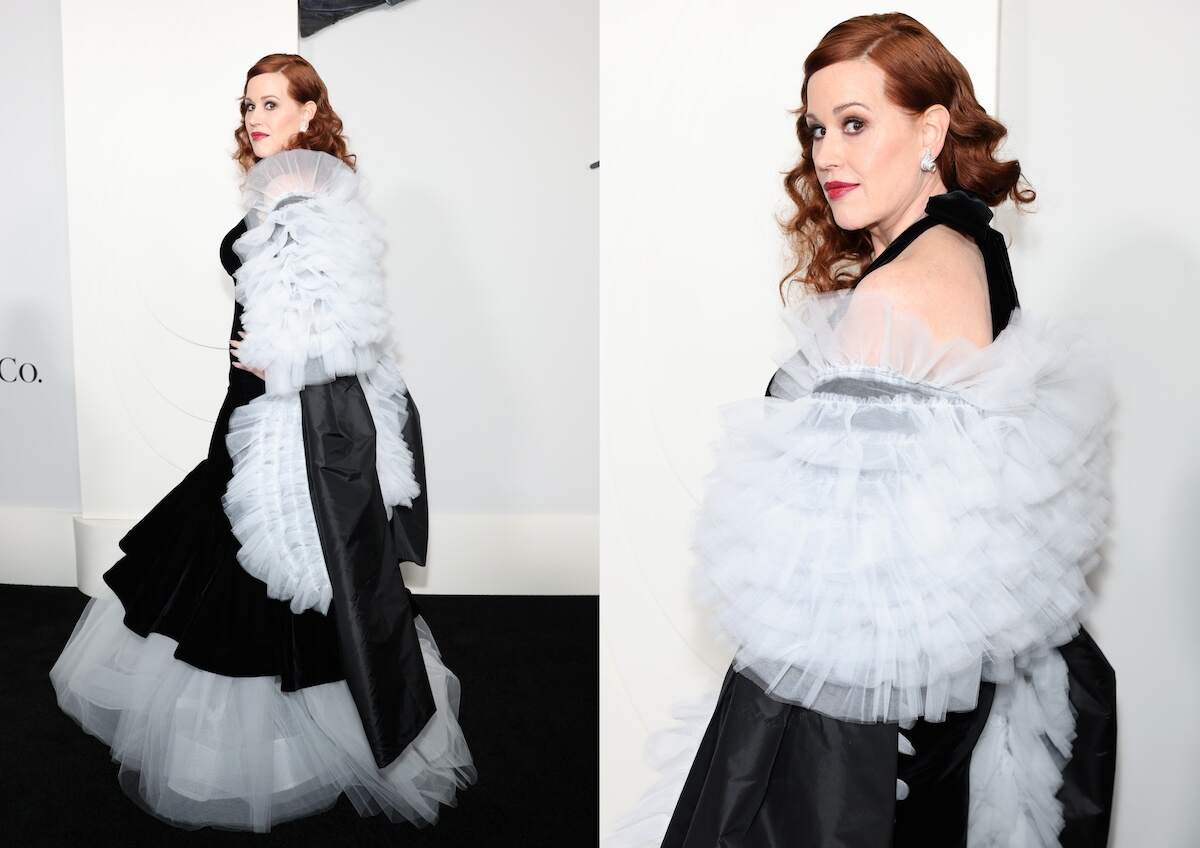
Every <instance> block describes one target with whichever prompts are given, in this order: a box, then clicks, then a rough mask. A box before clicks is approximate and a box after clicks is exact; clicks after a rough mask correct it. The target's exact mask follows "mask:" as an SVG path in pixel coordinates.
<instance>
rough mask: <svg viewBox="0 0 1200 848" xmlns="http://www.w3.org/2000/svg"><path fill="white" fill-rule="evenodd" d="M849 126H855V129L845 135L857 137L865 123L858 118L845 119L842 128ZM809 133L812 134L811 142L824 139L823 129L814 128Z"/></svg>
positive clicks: (819, 127)
mask: <svg viewBox="0 0 1200 848" xmlns="http://www.w3.org/2000/svg"><path fill="white" fill-rule="evenodd" d="M851 124H855V127H854V129H853V130H852V131H850V132H848V133H847V135H858V134H859V133H860V132H862V129H863V127H864V126H866V122H865V121H862V120H860V119H858V118H847V119H846V120H845V122H844V123H843V124H842V126H843V127H849V126H850V125H851ZM810 132H811V133H812V137H813V141H819V140H820V139H822V138H824V137H825V128H824V127H821V126H814V127H812V128H811V129H810Z"/></svg>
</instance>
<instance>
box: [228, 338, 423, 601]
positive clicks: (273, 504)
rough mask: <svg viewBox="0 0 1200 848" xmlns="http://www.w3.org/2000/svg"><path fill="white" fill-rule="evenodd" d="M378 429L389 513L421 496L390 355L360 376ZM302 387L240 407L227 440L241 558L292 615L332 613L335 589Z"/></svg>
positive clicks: (231, 510) (231, 511) (399, 381)
mask: <svg viewBox="0 0 1200 848" xmlns="http://www.w3.org/2000/svg"><path fill="white" fill-rule="evenodd" d="M360 383H361V385H362V388H363V394H364V395H365V397H366V399H367V405H368V407H369V408H370V411H371V420H372V422H373V424H374V427H375V466H376V470H377V472H378V474H379V484H380V489H381V491H382V494H383V502H384V507H385V509H386V511H387V517H388V519H391V517H392V509H393V507H394V506H395V505H397V504H401V505H404V506H408V505H411V504H412V499H413V498H415V497H416V496H417V495H419V494H420V490H421V487H420V484H419V483H418V482H417V481H416V478H415V476H414V473H413V455H412V451H411V450H410V449H409V447H408V445H407V443H406V442H405V441H404V423H405V421H406V420H407V419H408V401H407V399H406V391H407V390H406V387H405V384H404V379H403V377H402V376H401V374H400V370H399V369H398V368H397V367H396V365H395V363H394V362H392V361H391V358H390V357H383V358H382V359H381V360H380V361H379V362H378V363H376V365H375V367H374V368H372V369H371V370H370V371H368V372H366V373H365V374H362V375H361V376H360ZM300 416H301V408H300V395H299V393H291V394H286V395H266V394H264V395H260V396H258V397H256V398H254V399H253V400H252V401H250V402H249V403H247V404H244V405H242V406H240V407H238V408H237V409H236V410H234V412H233V414H232V415H231V416H230V419H229V432H228V433H227V434H226V437H225V444H226V447H227V448H228V450H229V456H230V458H231V459H232V461H233V476H232V477H231V478H230V480H229V485H228V488H227V489H226V491H225V494H224V495H223V496H222V498H221V506H222V507H223V508H224V510H225V514H226V515H227V516H228V518H229V524H230V529H231V530H232V532H233V535H234V536H235V537H236V538H237V540H238V542H240V543H241V547H240V548H239V550H238V552H237V559H238V562H239V563H240V564H241V566H242V567H243V568H244V569H245V570H246V572H247V573H249V574H251V575H252V576H254V577H257V578H258V579H259V580H261V581H263V582H264V583H265V584H266V585H267V594H268V595H269V596H270V597H272V598H276V599H279V600H284V601H288V602H289V603H288V606H289V608H290V609H291V610H292V612H294V613H300V612H303V611H304V610H305V609H307V608H309V607H311V608H312V609H315V610H317V611H319V612H320V613H322V614H323V615H324V614H328V612H329V604H330V602H331V600H332V598H333V587H332V585H331V584H330V582H329V573H328V571H327V570H326V567H325V557H324V553H323V551H322V549H321V540H320V537H319V536H318V535H317V526H316V518H315V516H314V515H313V506H312V500H311V497H310V491H309V488H308V470H307V465H306V460H305V452H304V443H303V435H302V432H301V430H302V428H301V421H300Z"/></svg>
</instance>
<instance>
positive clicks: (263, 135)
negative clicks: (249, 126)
mask: <svg viewBox="0 0 1200 848" xmlns="http://www.w3.org/2000/svg"><path fill="white" fill-rule="evenodd" d="M250 137H251V138H253V139H260V138H266V137H267V134H266V133H262V132H253V133H250Z"/></svg>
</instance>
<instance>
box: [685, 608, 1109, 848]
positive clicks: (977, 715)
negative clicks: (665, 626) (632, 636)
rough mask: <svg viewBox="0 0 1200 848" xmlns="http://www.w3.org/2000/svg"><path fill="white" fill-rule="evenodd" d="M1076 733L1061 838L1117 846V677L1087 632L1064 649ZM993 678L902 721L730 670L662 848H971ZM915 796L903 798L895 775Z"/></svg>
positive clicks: (1069, 843) (1074, 847) (1068, 847)
mask: <svg viewBox="0 0 1200 848" xmlns="http://www.w3.org/2000/svg"><path fill="white" fill-rule="evenodd" d="M1059 650H1060V651H1061V652H1062V655H1063V658H1064V659H1065V660H1066V663H1067V671H1068V676H1069V680H1070V700H1071V704H1072V706H1073V708H1074V709H1075V711H1076V733H1077V737H1076V739H1075V743H1074V746H1073V750H1072V757H1071V760H1070V762H1068V764H1067V765H1066V767H1065V768H1064V771H1063V786H1062V788H1061V789H1060V790H1059V793H1058V797H1059V799H1060V800H1061V801H1062V802H1063V810H1064V815H1065V819H1066V825H1065V828H1064V830H1063V831H1062V833H1061V834H1060V835H1059V839H1060V844H1061V845H1062V846H1063V848H1084V846H1087V848H1102V846H1105V845H1107V843H1108V831H1109V822H1110V818H1111V811H1112V793H1113V782H1114V778H1115V769H1116V735H1117V719H1116V678H1115V675H1114V673H1113V670H1112V666H1111V665H1109V663H1108V661H1107V659H1105V657H1104V655H1103V653H1101V651H1100V648H1099V646H1097V645H1096V643H1095V641H1094V640H1093V639H1092V638H1091V636H1090V635H1089V634H1088V633H1087V631H1086V630H1083V629H1081V630H1080V632H1079V635H1078V636H1076V638H1075V639H1074V640H1072V641H1071V642H1070V643H1068V644H1066V645H1064V646H1062V647H1061V648H1060V649H1059ZM994 694H995V686H994V685H993V684H991V683H984V684H982V685H981V687H980V691H979V702H978V704H977V705H976V707H975V709H974V710H971V711H970V712H959V713H949V714H948V715H947V718H946V721H944V722H926V721H924V720H918V721H917V722H916V724H915V725H914V726H913V727H912V728H910V729H909V730H904V731H902V732H903V733H904V736H905V737H906V738H907V739H908V740H909V741H910V742H911V743H912V745H913V748H914V749H915V754H912V755H908V754H902V753H899V751H898V747H899V746H898V742H899V740H898V734H899V733H900V732H901V730H900V727H899V725H898V724H896V723H894V722H882V723H876V724H860V723H855V722H846V721H838V720H836V719H832V718H829V717H827V716H824V715H822V714H820V713H817V712H814V711H813V710H809V709H805V708H804V707H798V706H793V705H791V704H786V703H783V702H781V701H776V700H774V699H773V698H770V697H768V696H767V695H765V694H764V693H763V691H762V690H761V689H760V688H759V687H758V686H757V685H756V684H755V683H754V682H752V681H751V680H750V679H749V678H747V677H744V676H743V675H741V674H739V673H737V672H736V671H734V669H733V668H732V667H730V669H729V670H728V671H727V672H726V674H725V680H724V683H723V684H722V686H721V693H720V697H719V699H718V701H717V706H716V709H715V710H714V712H713V716H712V719H711V720H710V722H709V724H708V728H707V730H706V731H705V734H704V737H703V739H702V740H701V742H700V747H699V749H698V751H697V753H696V758H695V760H694V761H693V763H692V767H691V770H690V772H689V773H688V777H687V780H686V781H685V783H684V786H683V790H682V791H681V793H680V797H679V801H678V802H677V804H676V807H675V811H674V813H673V815H672V817H671V821H670V824H669V825H668V828H667V832H666V836H665V838H664V839H663V843H662V846H663V848H910V846H922V847H923V848H932V846H937V848H966V845H967V823H968V820H967V814H968V801H969V795H970V781H969V778H970V764H971V754H972V752H973V751H974V748H975V743H976V742H977V741H978V739H979V736H980V734H981V733H982V732H983V727H984V724H985V723H986V722H987V718H988V715H989V713H990V711H991V705H992V700H993V696H994ZM897 779H900V780H903V781H904V782H905V783H906V784H908V796H907V797H906V798H905V799H904V800H897V799H896V780H897Z"/></svg>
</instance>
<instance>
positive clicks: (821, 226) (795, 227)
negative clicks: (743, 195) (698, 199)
mask: <svg viewBox="0 0 1200 848" xmlns="http://www.w3.org/2000/svg"><path fill="white" fill-rule="evenodd" d="M862 59H868V60H870V61H871V62H873V63H874V64H875V65H877V66H878V67H879V68H880V69H881V70H882V71H883V72H884V75H885V78H886V82H885V83H884V92H885V94H886V96H887V98H888V100H889V101H891V102H892V103H894V104H895V105H897V106H899V107H900V108H901V109H904V110H906V111H908V112H909V113H910V114H913V115H916V114H919V113H921V112H923V111H924V110H925V109H927V108H929V107H930V106H933V105H941V106H945V107H946V109H947V110H948V111H949V112H950V125H949V127H948V129H947V131H946V139H945V143H944V145H943V147H942V150H941V152H940V153H939V154H938V157H937V160H936V161H937V166H938V168H939V170H940V171H941V173H942V181H943V182H944V183H945V184H946V188H947V190H948V191H954V190H955V189H960V188H961V189H966V190H968V191H971V192H974V193H975V194H977V195H979V197H980V199H981V200H983V201H984V202H985V203H987V204H988V206H997V205H999V204H1000V203H1002V202H1004V199H1005V198H1006V197H1011V198H1012V200H1013V202H1014V203H1015V204H1018V208H1020V204H1023V203H1031V202H1032V201H1033V200H1034V198H1036V197H1037V194H1036V193H1035V192H1034V191H1033V189H1031V188H1026V189H1020V188H1018V187H1017V183H1018V181H1019V180H1020V179H1021V178H1022V175H1021V163H1020V162H1019V161H1017V160H1016V159H1011V160H1008V161H1000V160H998V159H997V158H996V155H995V153H996V148H997V147H998V146H999V145H1000V142H1001V141H1003V139H1004V137H1005V136H1006V135H1007V134H1008V131H1007V130H1006V129H1005V128H1004V125H1003V124H1001V123H1000V122H999V121H997V120H996V119H995V118H993V117H991V116H990V115H988V113H987V112H985V111H984V109H983V107H982V106H980V105H979V102H978V101H977V100H976V99H975V88H974V86H972V85H971V77H970V76H969V75H968V74H967V70H966V68H964V67H963V65H962V63H961V62H959V61H958V59H956V58H954V56H953V55H952V54H951V53H950V51H948V50H947V49H946V48H945V46H944V45H943V44H942V42H940V41H938V39H937V38H936V37H935V36H934V34H933V33H931V32H930V31H929V30H928V29H926V28H925V27H924V26H923V25H922V24H921V23H920V22H918V21H916V20H914V19H913V18H911V17H909V16H908V15H905V14H903V13H901V12H890V13H888V14H881V15H862V16H859V17H856V18H850V19H849V20H846V21H842V23H840V24H838V25H837V26H835V27H834V28H833V29H831V30H830V31H829V32H827V33H825V37H824V38H822V39H821V42H820V43H819V44H818V45H817V46H816V49H814V50H813V51H812V52H811V53H810V54H808V58H807V59H805V60H804V84H803V86H802V87H801V89H800V102H801V106H800V108H799V109H795V110H793V111H792V114H794V115H796V116H797V117H796V136H797V138H799V140H800V147H801V154H800V161H799V162H798V163H797V164H796V166H795V167H794V168H792V170H790V171H789V172H788V173H787V176H786V177H785V178H784V188H785V189H786V191H787V194H788V197H789V198H791V201H792V203H794V204H795V206H796V212H795V214H794V215H792V216H791V217H790V218H788V219H787V220H786V221H780V226H781V227H782V228H783V231H784V234H785V236H786V238H787V240H788V242H789V246H790V248H791V250H792V253H793V254H794V257H795V264H794V265H793V266H792V268H791V270H789V271H788V273H787V274H785V275H784V277H783V279H782V280H781V281H780V283H779V293H780V296H781V297H782V298H783V299H784V300H785V302H786V300H787V292H786V289H787V287H788V285H789V284H790V283H794V282H796V283H801V284H803V286H804V287H805V288H807V289H809V290H816V291H819V292H825V291H833V290H835V289H845V288H853V287H854V285H855V284H857V282H858V280H859V279H860V278H861V276H862V271H863V269H864V268H865V267H866V265H867V264H868V263H869V261H870V259H871V252H872V248H871V239H870V236H869V235H868V233H867V231H866V230H865V229H863V230H854V231H847V230H843V229H842V228H841V227H839V226H838V225H837V223H836V222H835V221H834V219H833V212H832V211H831V210H830V208H829V203H828V201H826V199H825V195H824V193H823V192H822V190H821V182H820V180H819V179H818V177H817V171H816V167H815V166H814V165H813V161H812V143H813V139H812V132H811V131H810V130H809V128H808V125H807V124H806V123H805V120H804V117H805V115H807V114H808V81H809V80H810V79H811V78H812V75H813V74H815V73H816V72H817V71H819V70H821V69H822V68H825V67H828V66H829V65H832V64H834V63H836V62H844V61H849V60H862ZM914 167H915V165H914Z"/></svg>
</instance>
